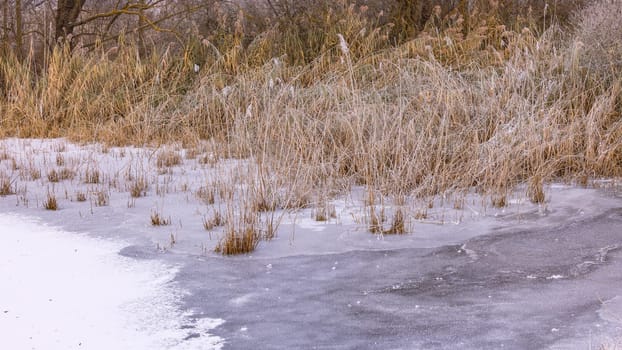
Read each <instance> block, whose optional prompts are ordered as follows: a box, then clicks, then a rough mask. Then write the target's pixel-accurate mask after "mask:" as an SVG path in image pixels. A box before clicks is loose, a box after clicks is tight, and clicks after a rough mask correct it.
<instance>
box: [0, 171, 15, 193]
mask: <svg viewBox="0 0 622 350" xmlns="http://www.w3.org/2000/svg"><path fill="white" fill-rule="evenodd" d="M11 194H15V192H14V191H13V184H12V183H11V179H10V178H9V177H8V176H5V175H0V196H8V195H11Z"/></svg>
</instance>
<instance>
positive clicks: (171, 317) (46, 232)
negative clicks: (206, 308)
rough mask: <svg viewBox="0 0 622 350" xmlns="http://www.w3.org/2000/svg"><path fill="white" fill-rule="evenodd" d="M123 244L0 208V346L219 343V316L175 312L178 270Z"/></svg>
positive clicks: (195, 345)
mask: <svg viewBox="0 0 622 350" xmlns="http://www.w3.org/2000/svg"><path fill="white" fill-rule="evenodd" d="M124 245H125V244H124V243H123V242H116V241H110V240H104V239H93V238H90V237H87V236H84V235H78V234H75V233H67V232H63V231H60V230H58V229H55V228H52V227H49V226H45V225H43V224H40V223H37V222H36V221H35V220H32V219H30V218H26V217H23V216H18V215H8V214H2V213H0V281H2V284H1V285H2V287H1V288H0V329H1V330H2V339H1V340H0V341H1V342H2V344H1V346H0V347H1V348H3V349H12V350H19V349H42V350H53V349H59V350H61V349H63V350H64V349H102V350H108V349H135V350H140V349H145V350H147V349H150V350H151V349H180V350H181V349H220V348H221V347H222V345H223V342H224V341H223V339H222V338H220V337H216V336H213V335H210V334H209V333H207V332H208V331H210V330H211V329H213V328H215V327H217V326H219V325H221V324H222V323H223V321H222V320H219V319H209V318H198V317H193V315H191V314H188V313H187V312H184V311H182V310H180V308H179V303H180V300H181V298H182V296H183V294H184V291H183V290H181V289H179V288H178V287H177V286H176V285H175V284H174V283H172V282H171V280H172V279H173V277H174V276H175V273H176V271H177V268H175V267H173V266H170V265H168V264H165V263H163V262H160V261H156V260H150V261H137V260H134V259H130V258H127V257H122V256H119V255H118V254H117V252H118V250H119V249H120V248H122V247H123V246H124Z"/></svg>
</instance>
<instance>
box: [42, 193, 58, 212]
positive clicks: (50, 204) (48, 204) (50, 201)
mask: <svg viewBox="0 0 622 350" xmlns="http://www.w3.org/2000/svg"><path fill="white" fill-rule="evenodd" d="M43 208H45V209H46V210H58V202H57V201H56V196H55V195H54V194H51V193H48V195H47V198H46V199H45V201H44V202H43Z"/></svg>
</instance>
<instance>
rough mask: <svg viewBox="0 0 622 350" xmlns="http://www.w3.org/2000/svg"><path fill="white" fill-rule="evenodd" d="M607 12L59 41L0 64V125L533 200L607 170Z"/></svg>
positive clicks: (313, 178) (304, 172) (618, 144)
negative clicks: (217, 38) (185, 38)
mask: <svg viewBox="0 0 622 350" xmlns="http://www.w3.org/2000/svg"><path fill="white" fill-rule="evenodd" d="M607 6H614V7H615V6H617V7H616V9H618V10H619V8H620V2H606V1H605V2H599V3H598V4H596V5H593V8H592V7H590V9H589V10H588V11H586V12H584V15H583V16H580V17H578V19H577V20H576V23H577V30H576V33H575V34H574V35H571V34H569V33H568V32H567V31H566V32H564V31H562V30H561V29H560V28H559V27H557V26H551V27H548V29H546V30H545V31H544V32H543V33H541V34H536V31H535V30H534V29H533V28H531V27H530V26H527V25H526V26H524V27H522V26H520V25H518V24H515V27H516V29H515V30H510V29H507V28H506V27H505V26H504V25H503V24H502V23H499V22H498V18H497V17H495V16H496V15H495V13H494V12H493V13H491V14H488V15H486V16H484V14H480V16H481V17H480V18H473V19H471V22H472V23H475V25H474V26H473V28H472V30H471V31H470V32H469V33H468V35H467V36H464V33H463V32H462V30H461V27H460V26H459V23H460V21H456V24H455V25H449V26H448V27H447V28H445V29H443V31H441V32H436V31H426V30H424V31H423V32H422V33H421V34H420V35H419V36H417V37H416V38H414V39H411V40H408V41H405V42H403V43H401V44H400V45H399V46H396V47H391V46H389V45H388V35H389V32H390V30H391V28H390V26H377V25H375V24H374V23H370V20H369V18H367V17H365V16H362V14H361V11H362V10H360V9H356V8H354V7H347V8H345V9H344V11H345V12H344V13H346V14H348V16H345V17H340V18H339V19H338V20H335V18H334V14H331V12H330V11H329V12H326V13H325V14H324V17H322V18H320V19H318V21H319V24H317V25H316V26H315V27H313V28H315V31H312V32H306V33H304V35H303V34H301V33H299V32H296V31H295V30H294V29H292V28H283V25H284V24H282V23H281V24H277V25H276V26H274V27H271V28H268V29H266V31H265V32H264V33H263V34H260V35H258V36H256V37H255V38H254V40H253V41H252V42H250V43H248V44H246V45H243V39H244V38H243V37H242V34H241V33H239V32H235V31H234V32H229V33H228V34H227V35H228V36H226V38H228V39H226V40H225V39H223V40H225V42H226V43H228V45H223V44H220V45H215V43H213V42H211V41H209V40H208V39H203V40H198V39H197V40H195V41H193V42H192V43H191V45H189V46H188V47H187V50H186V51H185V52H181V53H177V54H176V53H174V52H173V51H168V50H165V51H164V52H161V53H154V54H152V55H151V56H149V57H146V58H141V57H139V55H138V54H137V51H138V50H137V49H136V47H134V46H132V45H131V44H124V45H119V46H118V47H116V48H114V50H104V49H97V50H94V51H92V52H84V53H81V52H78V53H75V52H74V53H71V52H69V51H68V49H63V48H57V49H56V50H55V51H54V52H53V54H52V55H51V58H50V63H49V65H48V66H47V67H46V69H45V70H44V71H43V72H41V73H40V74H39V75H36V76H35V75H34V74H33V73H31V69H30V67H29V64H28V62H18V61H17V60H16V59H15V58H14V57H10V56H9V57H3V58H2V59H1V61H0V71H1V74H2V80H3V81H4V84H5V87H6V88H5V91H4V92H5V93H4V95H3V96H1V97H0V109H1V110H0V112H1V114H2V116H3V117H2V120H1V122H0V133H1V134H2V136H9V135H11V136H21V137H55V136H67V137H69V138H70V139H74V140H78V141H92V140H97V141H103V142H106V143H110V144H130V143H132V144H148V143H164V142H169V141H178V140H182V141H184V142H188V143H191V142H193V141H195V140H198V139H211V140H213V141H214V142H215V143H216V144H219V145H220V149H219V152H220V155H219V156H224V157H251V158H252V159H255V160H257V161H258V162H259V163H260V164H261V166H260V168H261V169H271V171H273V172H274V173H275V174H277V175H279V176H281V178H282V179H285V180H289V182H288V181H280V182H279V183H283V184H287V183H290V184H291V183H292V182H293V183H295V184H296V187H300V188H297V189H293V190H292V191H291V192H292V193H294V192H299V193H304V196H307V197H308V196H309V190H308V188H318V189H319V190H320V191H322V193H325V192H327V191H338V190H340V189H344V188H347V187H348V186H350V185H352V184H359V185H366V186H367V187H368V188H370V189H372V190H373V191H380V193H382V194H383V195H386V196H395V197H399V196H404V195H406V194H414V195H417V196H421V197H425V196H434V195H439V194H443V193H448V192H461V191H466V190H470V189H476V190H478V191H480V192H482V193H486V194H490V195H491V196H492V195H494V196H495V198H499V196H503V195H505V194H506V193H507V192H508V191H510V190H511V189H513V188H514V187H515V186H516V185H518V184H521V183H526V184H527V185H528V187H529V189H528V192H529V194H530V197H531V198H532V200H533V201H535V202H539V201H541V200H543V199H542V196H541V195H542V189H541V187H542V186H543V184H544V183H545V182H547V181H551V180H553V179H568V180H573V179H579V178H585V177H598V176H621V175H622V120H621V119H620V108H621V107H620V106H621V90H620V89H621V83H622V79H621V77H620V70H619V69H618V68H616V67H618V63H619V62H617V61H616V59H617V58H619V57H620V54H622V51H621V50H622V49H620V47H619V45H618V46H616V45H613V46H610V47H608V48H607V50H614V51H615V52H609V51H607V50H605V51H602V50H601V51H599V47H600V46H598V45H601V44H602V45H605V44H606V43H608V42H610V41H611V40H610V39H612V37H610V36H608V35H613V34H611V33H609V32H608V27H606V26H602V25H600V26H599V24H598V23H601V22H602V21H601V22H598V19H597V18H596V16H605V17H606V18H608V19H609V20H615V19H614V18H611V16H614V15H613V13H615V11H611V10H610V9H609V10H607V9H608V7H607ZM603 9H606V10H603ZM607 16H609V17H607ZM335 23H336V24H338V25H335V26H331V24H335ZM478 23H479V24H478ZM616 28H617V27H616ZM223 35H224V34H223ZM227 40H228V41H227ZM340 40H341V41H340ZM616 50H617V51H616ZM284 53H288V54H290V55H285V56H284V55H283V54H284ZM197 55H199V56H200V57H198V58H197ZM194 60H197V61H201V63H202V65H201V67H200V71H199V72H198V73H197V72H195V71H194V69H193V67H194V63H195V61H194ZM603 67H605V68H603ZM284 186H287V185H284ZM303 187H304V188H303ZM327 187H328V188H327ZM501 198H502V197H501ZM289 202H295V199H289ZM498 202H499V203H501V202H504V201H498ZM268 204H270V203H268ZM270 205H272V204H270ZM398 224H399V223H398ZM398 226H399V225H398ZM237 231H238V230H237V229H232V230H231V232H237ZM396 231H401V230H397V229H396ZM253 242H254V241H253ZM236 244H237V241H236ZM253 244H254V243H252V242H251V245H253ZM223 249H225V247H224V246H223Z"/></svg>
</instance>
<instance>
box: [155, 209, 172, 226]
mask: <svg viewBox="0 0 622 350" xmlns="http://www.w3.org/2000/svg"><path fill="white" fill-rule="evenodd" d="M170 224H171V218H170V217H169V218H168V219H165V218H163V217H162V215H160V213H158V212H156V211H154V212H151V225H152V226H167V225H170Z"/></svg>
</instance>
